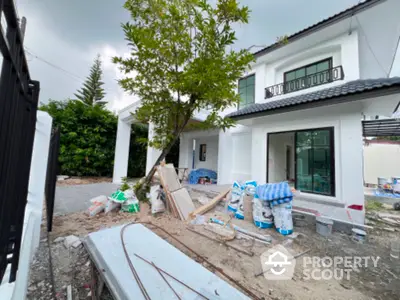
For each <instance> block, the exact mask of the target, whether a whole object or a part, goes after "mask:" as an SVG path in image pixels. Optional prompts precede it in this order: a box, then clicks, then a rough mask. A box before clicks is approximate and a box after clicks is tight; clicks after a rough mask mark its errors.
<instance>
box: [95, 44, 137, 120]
mask: <svg viewBox="0 0 400 300" xmlns="http://www.w3.org/2000/svg"><path fill="white" fill-rule="evenodd" d="M125 49H126V46H125V45H120V47H117V48H115V47H113V46H111V45H103V46H102V47H100V49H99V52H98V53H99V54H100V56H101V58H102V62H103V69H104V79H105V82H107V86H108V87H111V88H112V90H111V91H106V92H107V93H108V95H107V99H108V100H109V101H110V102H109V103H108V104H107V107H108V108H109V109H110V110H111V111H116V112H117V111H119V110H121V109H122V108H124V107H126V106H128V105H130V104H132V103H134V102H136V101H138V100H139V98H138V97H137V96H136V95H134V94H133V95H131V94H129V93H126V92H124V91H123V90H122V88H121V87H120V86H119V85H118V83H117V81H118V80H119V79H123V78H125V77H134V76H135V72H130V73H129V74H124V73H123V72H122V71H121V70H120V69H119V67H118V66H117V65H116V64H114V63H113V62H112V61H111V59H112V57H114V56H122V57H125V58H127V57H129V52H126V51H125ZM94 50H97V49H94Z"/></svg>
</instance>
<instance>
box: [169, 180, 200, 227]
mask: <svg viewBox="0 0 400 300" xmlns="http://www.w3.org/2000/svg"><path fill="white" fill-rule="evenodd" d="M171 196H172V199H173V200H174V202H175V204H176V207H177V208H178V211H179V212H180V215H181V217H182V218H183V220H187V219H188V218H189V214H190V213H191V212H192V211H193V210H194V209H195V208H196V207H195V206H194V204H193V201H192V198H191V197H190V195H189V192H188V191H187V189H186V188H181V189H179V190H177V191H173V192H171Z"/></svg>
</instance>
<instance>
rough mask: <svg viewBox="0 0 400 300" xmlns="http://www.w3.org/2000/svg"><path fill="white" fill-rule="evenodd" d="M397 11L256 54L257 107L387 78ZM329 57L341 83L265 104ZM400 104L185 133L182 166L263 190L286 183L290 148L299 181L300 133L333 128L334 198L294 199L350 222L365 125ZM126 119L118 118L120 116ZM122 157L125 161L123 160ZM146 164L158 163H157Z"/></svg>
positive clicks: (391, 7) (327, 109)
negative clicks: (271, 91) (295, 75)
mask: <svg viewBox="0 0 400 300" xmlns="http://www.w3.org/2000/svg"><path fill="white" fill-rule="evenodd" d="M398 11H400V1H397V0H386V1H380V2H377V3H376V4H374V5H371V6H368V7H363V9H361V10H354V15H353V16H351V15H350V14H349V15H347V16H345V17H342V18H339V19H337V20H336V21H334V22H333V21H332V22H328V24H325V25H324V26H320V27H319V28H317V29H314V30H312V29H311V30H309V31H308V32H307V33H303V35H302V37H301V38H293V39H292V38H291V37H289V43H288V44H287V45H284V46H280V47H277V49H275V50H271V51H269V52H267V53H265V54H262V55H261V54H257V55H256V61H255V62H254V63H253V64H252V66H251V69H249V70H248V71H247V72H246V73H245V74H243V75H244V76H249V75H252V74H254V75H255V90H254V94H255V97H254V103H266V102H271V101H278V100H282V99H285V98H290V97H294V96H298V95H302V94H308V93H311V92H314V91H317V90H321V89H326V88H330V87H334V86H338V85H342V84H344V83H346V82H349V81H353V80H358V79H369V78H385V77H388V76H389V73H390V70H391V65H392V62H393V61H394V60H395V59H396V57H395V55H396V46H397V42H398V36H399V34H400V19H399V18H398V13H397V12H398ZM382 16H385V17H384V18H382ZM389 28H390V30H389ZM383 33H384V34H383ZM328 58H329V59H331V60H332V65H331V67H333V68H335V67H341V68H342V70H343V73H344V76H343V78H339V79H341V80H337V81H333V82H329V83H326V84H322V85H319V86H313V87H309V88H306V89H303V90H298V91H296V92H291V93H289V94H282V95H275V96H273V97H271V98H268V99H266V98H265V89H266V88H267V87H271V86H274V85H277V84H281V83H282V82H283V81H284V73H285V72H288V71H292V70H294V69H297V68H299V67H303V66H306V65H309V64H312V63H315V62H318V61H321V60H324V59H328ZM394 75H396V74H394ZM399 75H400V74H399ZM399 101H400V96H399V94H394V95H393V94H392V95H389V96H380V97H375V98H370V97H369V98H368V99H365V100H363V99H357V101H354V102H351V101H350V102H347V101H346V103H341V104H331V105H329V106H328V105H325V106H320V107H314V108H307V109H301V110H296V111H290V112H289V111H284V110H282V112H279V111H277V112H274V114H269V115H264V116H262V115H257V116H253V117H251V116H250V117H248V118H245V119H242V120H238V121H237V125H236V126H235V127H234V128H231V129H229V130H227V131H225V132H223V131H220V132H216V131H213V132H185V133H184V134H183V135H182V136H181V140H180V143H181V144H180V158H179V167H181V168H189V169H192V167H193V166H194V168H203V167H204V168H209V169H212V170H215V171H217V172H218V183H219V184H232V182H233V181H234V180H240V181H243V180H256V181H257V182H258V183H259V184H263V183H266V182H267V181H268V182H275V181H282V180H285V179H286V177H287V172H286V166H287V165H288V163H287V162H286V158H287V155H286V149H287V147H289V148H290V149H291V151H292V152H291V154H290V155H289V156H290V160H291V161H290V171H289V173H290V174H289V175H290V176H289V177H291V178H290V179H292V178H294V177H296V174H295V161H294V160H295V158H294V156H295V153H294V152H295V151H296V145H295V143H294V132H295V131H300V130H309V129H315V128H333V160H332V161H333V162H332V163H331V164H332V167H333V168H334V184H333V186H332V189H333V193H332V194H331V195H330V196H326V195H321V194H316V193H305V192H300V193H299V196H298V197H296V201H297V203H298V205H300V203H301V204H302V205H303V206H305V207H309V206H312V204H313V203H319V204H322V206H321V209H320V210H322V211H324V212H326V213H327V214H331V215H332V214H333V217H336V218H339V219H343V220H347V221H348V219H347V218H348V216H347V214H346V208H347V207H348V206H350V205H353V204H355V205H362V206H363V205H364V193H363V140H362V123H361V120H362V119H363V118H364V117H365V116H374V115H382V116H388V117H390V116H391V114H392V113H393V110H394V109H395V107H396V105H397V103H398V102H399ZM236 110H237V108H235V107H233V108H231V109H227V110H226V111H224V112H222V113H221V114H222V115H227V114H229V113H231V112H234V111H236ZM123 115H124V113H122V114H120V118H122V117H123ZM205 116H206V115H205V114H204V112H203V113H202V114H199V115H197V116H196V119H197V120H200V121H201V120H204V118H205ZM282 132H286V133H287V134H285V135H281V136H280V137H279V136H277V135H272V134H273V133H282ZM268 136H269V137H270V138H268ZM194 141H195V142H194ZM268 143H269V144H268ZM201 144H206V145H207V155H206V161H199V152H198V151H199V149H200V145H201ZM117 148H118V147H117ZM268 149H269V151H268ZM193 150H194V155H193ZM153 154H154V151H152V150H150V151H149V152H148V155H150V157H152V155H153ZM116 155H117V154H116ZM123 159H124V161H125V160H127V158H125V157H124V158H123ZM116 160H117V156H116ZM148 160H151V161H154V159H152V158H151V159H149V158H148ZM149 162H150V161H148V167H149ZM150 167H151V166H150ZM267 170H268V175H267ZM267 176H268V178H267ZM114 181H116V177H115V176H114ZM333 208H335V209H333ZM353 218H354V220H355V221H357V222H363V221H364V211H361V212H355V214H354V215H353Z"/></svg>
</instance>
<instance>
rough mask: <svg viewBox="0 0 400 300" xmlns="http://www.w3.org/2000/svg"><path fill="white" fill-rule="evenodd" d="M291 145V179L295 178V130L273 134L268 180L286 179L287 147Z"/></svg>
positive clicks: (270, 140) (270, 143)
mask: <svg viewBox="0 0 400 300" xmlns="http://www.w3.org/2000/svg"><path fill="white" fill-rule="evenodd" d="M287 146H289V147H290V149H291V150H290V151H291V152H290V154H291V157H290V179H293V178H294V151H295V148H294V146H295V145H294V132H288V133H280V134H271V135H270V137H269V153H268V182H281V181H285V180H286V147H287Z"/></svg>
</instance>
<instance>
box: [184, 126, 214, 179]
mask: <svg viewBox="0 0 400 300" xmlns="http://www.w3.org/2000/svg"><path fill="white" fill-rule="evenodd" d="M194 140H195V155H194V168H195V169H199V168H205V169H210V170H213V171H216V172H217V171H218V165H219V163H218V147H219V131H217V130H212V131H188V132H184V133H183V134H181V137H180V144H179V167H180V168H188V169H189V171H190V170H191V169H192V165H193V141H194ZM201 144H206V145H207V146H206V147H207V152H206V160H205V161H200V159H199V151H200V145H201Z"/></svg>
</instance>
